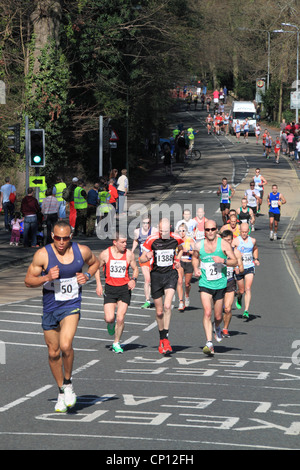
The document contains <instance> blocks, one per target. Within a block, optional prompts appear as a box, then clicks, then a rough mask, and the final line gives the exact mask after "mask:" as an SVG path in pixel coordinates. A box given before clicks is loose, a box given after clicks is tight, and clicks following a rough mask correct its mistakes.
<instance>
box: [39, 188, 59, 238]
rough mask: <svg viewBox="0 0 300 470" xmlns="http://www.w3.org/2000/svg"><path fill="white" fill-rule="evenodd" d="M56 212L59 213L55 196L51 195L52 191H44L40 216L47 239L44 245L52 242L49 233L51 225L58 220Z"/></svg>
mask: <svg viewBox="0 0 300 470" xmlns="http://www.w3.org/2000/svg"><path fill="white" fill-rule="evenodd" d="M58 211H59V202H58V200H57V199H56V197H55V196H53V194H52V189H51V188H48V189H46V197H45V199H43V202H42V214H43V216H44V223H46V227H47V238H46V244H47V245H48V244H49V243H51V242H52V238H51V232H52V228H53V225H54V224H55V222H57V220H58Z"/></svg>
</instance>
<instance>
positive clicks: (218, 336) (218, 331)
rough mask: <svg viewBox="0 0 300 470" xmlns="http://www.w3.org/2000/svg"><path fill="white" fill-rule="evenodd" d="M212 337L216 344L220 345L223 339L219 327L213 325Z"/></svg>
mask: <svg viewBox="0 0 300 470" xmlns="http://www.w3.org/2000/svg"><path fill="white" fill-rule="evenodd" d="M214 334H215V335H214V336H215V339H216V340H217V342H218V343H220V342H221V341H222V339H223V336H222V330H221V328H220V327H219V326H217V327H216V326H215V324H214Z"/></svg>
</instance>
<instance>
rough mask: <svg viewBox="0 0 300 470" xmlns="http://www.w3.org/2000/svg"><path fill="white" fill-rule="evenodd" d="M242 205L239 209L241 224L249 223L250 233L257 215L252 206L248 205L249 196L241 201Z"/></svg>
mask: <svg viewBox="0 0 300 470" xmlns="http://www.w3.org/2000/svg"><path fill="white" fill-rule="evenodd" d="M241 203H242V205H241V207H239V208H238V209H237V216H238V220H239V223H240V224H243V223H246V224H248V225H249V227H250V229H249V235H250V233H251V227H252V225H254V222H255V216H254V213H253V210H252V209H251V207H247V198H245V197H243V198H242V201H241Z"/></svg>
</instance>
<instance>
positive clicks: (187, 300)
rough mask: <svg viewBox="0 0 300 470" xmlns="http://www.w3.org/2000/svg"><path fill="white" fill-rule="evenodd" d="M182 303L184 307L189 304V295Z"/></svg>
mask: <svg viewBox="0 0 300 470" xmlns="http://www.w3.org/2000/svg"><path fill="white" fill-rule="evenodd" d="M184 304H185V306H186V307H189V306H190V298H189V297H186V298H185V301H184Z"/></svg>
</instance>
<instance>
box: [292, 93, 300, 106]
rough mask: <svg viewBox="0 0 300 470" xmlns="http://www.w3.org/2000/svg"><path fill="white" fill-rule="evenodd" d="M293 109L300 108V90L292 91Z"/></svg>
mask: <svg viewBox="0 0 300 470" xmlns="http://www.w3.org/2000/svg"><path fill="white" fill-rule="evenodd" d="M290 108H291V109H299V108H300V91H292V92H291V106H290Z"/></svg>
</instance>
